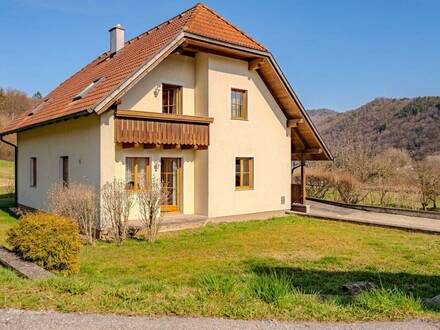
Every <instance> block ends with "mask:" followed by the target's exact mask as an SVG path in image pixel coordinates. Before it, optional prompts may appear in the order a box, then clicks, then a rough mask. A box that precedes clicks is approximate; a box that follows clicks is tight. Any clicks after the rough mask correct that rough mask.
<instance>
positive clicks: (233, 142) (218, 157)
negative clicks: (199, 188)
mask: <svg viewBox="0 0 440 330" xmlns="http://www.w3.org/2000/svg"><path fill="white" fill-rule="evenodd" d="M208 67H209V68H208V70H209V71H208V109H209V113H208V115H209V116H210V117H214V123H213V124H212V125H211V127H210V146H209V149H208V164H209V165H208V166H209V173H208V177H209V183H208V196H209V201H208V215H209V217H219V216H228V215H236V214H245V213H255V212H263V211H274V210H283V209H288V208H289V204H290V202H289V201H290V148H291V147H290V143H291V141H290V132H289V130H288V129H287V128H286V117H285V115H284V114H283V112H282V111H281V109H280V108H279V106H278V104H277V103H276V102H275V100H274V99H273V97H272V95H271V94H270V92H269V91H268V89H267V87H266V86H265V84H264V83H263V81H262V80H261V78H260V77H259V76H258V74H257V73H256V72H255V71H249V70H248V64H247V62H244V61H239V60H234V59H230V58H225V57H220V56H214V55H210V56H209V63H208ZM231 88H238V89H244V90H247V92H248V120H246V121H240V120H232V119H231V109H230V93H231ZM236 157H252V158H254V188H253V189H251V190H244V191H243V190H236V189H235V158H236ZM282 200H284V203H282Z"/></svg>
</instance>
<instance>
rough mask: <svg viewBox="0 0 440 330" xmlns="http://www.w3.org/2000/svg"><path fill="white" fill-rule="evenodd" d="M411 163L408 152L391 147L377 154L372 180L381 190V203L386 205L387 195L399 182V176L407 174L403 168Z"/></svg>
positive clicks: (378, 189)
mask: <svg viewBox="0 0 440 330" xmlns="http://www.w3.org/2000/svg"><path fill="white" fill-rule="evenodd" d="M410 163H411V157H410V156H409V154H408V152H406V151H404V150H399V149H395V148H389V149H386V150H384V151H383V152H381V153H380V154H378V155H376V156H375V157H374V159H373V161H372V162H371V164H372V172H371V173H372V182H373V183H374V185H375V187H376V188H377V191H378V192H379V203H380V205H385V197H386V196H387V194H388V193H389V192H390V191H391V188H392V187H395V186H396V184H398V182H397V181H399V180H398V178H399V177H400V176H402V175H405V172H404V171H403V169H405V168H407V167H408V166H409V164H410Z"/></svg>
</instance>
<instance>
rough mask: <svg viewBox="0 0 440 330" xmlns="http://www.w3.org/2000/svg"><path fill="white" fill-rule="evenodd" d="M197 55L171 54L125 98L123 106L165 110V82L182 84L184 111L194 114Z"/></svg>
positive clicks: (186, 113) (139, 109)
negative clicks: (163, 102) (163, 97)
mask: <svg viewBox="0 0 440 330" xmlns="http://www.w3.org/2000/svg"><path fill="white" fill-rule="evenodd" d="M194 70H195V67H194V58H192V57H189V56H182V55H177V54H174V55H170V56H169V57H167V58H166V59H165V60H164V61H163V62H162V63H160V64H159V65H158V66H157V67H156V68H155V69H153V70H152V71H151V72H150V73H149V74H148V75H147V76H146V77H144V78H143V79H141V81H139V82H138V83H137V84H136V85H135V86H133V88H132V89H130V90H129V91H128V92H127V94H125V95H124V96H123V97H122V99H121V104H120V105H119V106H118V108H119V109H131V110H137V111H149V112H162V84H172V85H178V86H182V99H183V104H182V113H183V114H184V115H194V114H195V107H194V90H195V89H194V86H195V79H194Z"/></svg>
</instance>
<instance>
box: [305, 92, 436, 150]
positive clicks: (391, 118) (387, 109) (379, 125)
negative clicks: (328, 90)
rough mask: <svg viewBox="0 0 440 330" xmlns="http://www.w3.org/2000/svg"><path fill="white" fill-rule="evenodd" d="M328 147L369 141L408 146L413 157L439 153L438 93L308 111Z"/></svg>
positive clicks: (375, 147)
mask: <svg viewBox="0 0 440 330" xmlns="http://www.w3.org/2000/svg"><path fill="white" fill-rule="evenodd" d="M308 112H309V114H310V116H311V118H312V120H313V122H314V123H315V124H316V126H317V127H318V129H319V131H320V133H321V135H322V136H323V138H324V140H325V141H326V142H327V143H328V145H329V146H330V148H331V149H332V150H334V151H337V150H339V149H341V148H344V146H346V145H353V144H357V145H362V144H366V145H371V147H372V149H373V150H374V151H380V150H383V149H385V148H387V147H395V148H404V149H407V150H408V151H409V152H410V153H411V154H412V155H413V156H414V157H416V158H423V157H425V156H427V155H432V154H440V97H430V96H428V97H417V98H413V99H409V98H404V99H389V98H377V99H374V100H373V101H371V102H369V103H367V104H365V105H363V106H361V107H359V108H357V109H354V110H351V111H347V112H341V113H338V112H336V111H333V110H329V109H316V110H309V111H308Z"/></svg>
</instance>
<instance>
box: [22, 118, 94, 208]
mask: <svg viewBox="0 0 440 330" xmlns="http://www.w3.org/2000/svg"><path fill="white" fill-rule="evenodd" d="M99 121H100V119H99V117H98V116H97V115H90V116H87V117H81V118H78V119H71V120H68V121H64V122H60V123H57V124H52V125H47V126H42V127H38V128H34V129H31V130H28V131H24V132H20V133H18V137H17V144H18V176H17V178H18V203H20V204H22V205H26V206H30V207H33V208H36V209H42V210H46V209H47V192H48V190H49V189H50V187H51V186H52V185H53V184H54V183H56V182H59V181H58V180H59V179H60V178H59V177H60V160H59V158H60V157H61V156H68V157H69V179H70V180H71V181H77V182H84V183H87V184H91V185H95V186H98V185H99V177H100V166H99V154H100V153H99V132H100V130H99ZM30 157H36V158H37V186H36V187H30Z"/></svg>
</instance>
